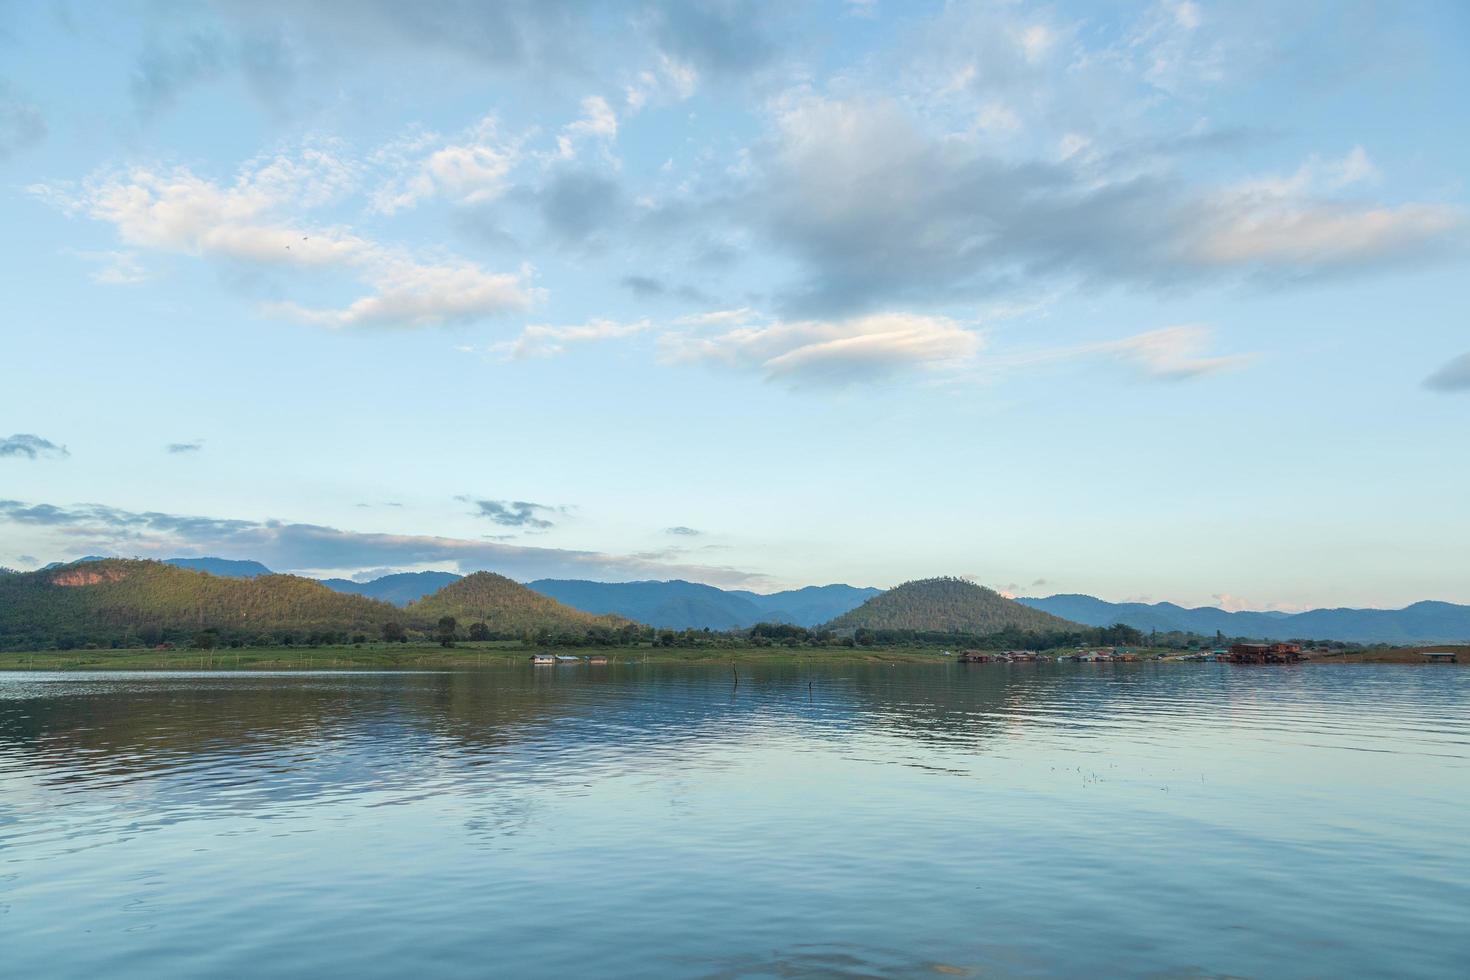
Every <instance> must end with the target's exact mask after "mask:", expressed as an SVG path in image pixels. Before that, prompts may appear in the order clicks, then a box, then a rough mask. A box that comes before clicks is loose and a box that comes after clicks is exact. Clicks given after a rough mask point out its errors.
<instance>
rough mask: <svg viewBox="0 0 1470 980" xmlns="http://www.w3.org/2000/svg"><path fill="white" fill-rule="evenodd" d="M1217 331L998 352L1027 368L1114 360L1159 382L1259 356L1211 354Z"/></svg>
mask: <svg viewBox="0 0 1470 980" xmlns="http://www.w3.org/2000/svg"><path fill="white" fill-rule="evenodd" d="M1213 336H1214V334H1213V331H1212V330H1211V329H1210V328H1209V327H1207V326H1204V325H1202V324H1196V323H1189V324H1178V325H1175V326H1170V327H1162V328H1160V329H1158V330H1149V331H1145V332H1144V333H1139V334H1134V335H1132V336H1129V337H1121V338H1119V339H1117V340H1104V341H1099V342H1097V343H1090V344H1077V345H1074V346H1070V347H1057V348H1051V349H1046V350H1033V351H1015V352H1011V353H1007V354H998V355H997V356H996V358H995V364H996V366H1005V367H1008V368H1014V367H1026V366H1032V365H1038V364H1046V363H1050V362H1059V361H1078V360H1098V359H1102V360H1111V361H1116V362H1119V363H1122V364H1125V365H1127V366H1129V367H1131V368H1132V369H1133V370H1134V371H1136V372H1137V373H1138V374H1140V375H1142V376H1143V377H1145V378H1150V379H1153V380H1156V381H1184V380H1188V379H1190V378H1197V377H1201V376H1203V375H1207V374H1213V373H1215V372H1217V371H1224V370H1228V369H1231V368H1236V367H1241V366H1243V365H1245V364H1248V363H1250V362H1251V361H1253V360H1255V359H1256V357H1257V356H1258V355H1256V354H1254V353H1245V354H1213V355H1212V354H1208V353H1207V351H1208V350H1209V348H1210V344H1211V342H1212V340H1213Z"/></svg>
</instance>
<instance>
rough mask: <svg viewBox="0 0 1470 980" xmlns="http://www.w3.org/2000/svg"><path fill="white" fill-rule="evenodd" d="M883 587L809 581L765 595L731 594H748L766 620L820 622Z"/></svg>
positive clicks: (864, 599)
mask: <svg viewBox="0 0 1470 980" xmlns="http://www.w3.org/2000/svg"><path fill="white" fill-rule="evenodd" d="M882 591H883V590H882V589H874V588H858V587H856V586H852V585H808V586H807V587H806V588H804V589H791V590H789V591H786V592H771V593H769V594H767V595H760V594H758V593H755V592H731V593H730V594H731V595H738V596H746V597H748V598H749V599H750V600H751V601H752V602H754V603H755V604H756V606H757V607H758V608H759V609H760V610H761V619H763V620H765V621H766V622H769V623H794V624H796V625H797V626H820V625H821V624H822V623H825V622H827V621H829V620H832V619H836V618H837V617H838V616H841V615H842V614H843V613H845V612H848V611H849V610H852V609H856V608H857V607H858V606H861V605H862V604H863V603H864V602H867V601H868V600H869V599H871V598H873V596H875V595H878V594H879V593H880V592H882ZM747 625H749V624H747Z"/></svg>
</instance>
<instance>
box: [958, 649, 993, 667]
mask: <svg viewBox="0 0 1470 980" xmlns="http://www.w3.org/2000/svg"><path fill="white" fill-rule="evenodd" d="M994 659H995V658H994V657H992V656H991V655H990V654H988V653H981V652H980V651H979V650H961V651H960V663H962V664H988V663H990V662H991V661H993V660H994Z"/></svg>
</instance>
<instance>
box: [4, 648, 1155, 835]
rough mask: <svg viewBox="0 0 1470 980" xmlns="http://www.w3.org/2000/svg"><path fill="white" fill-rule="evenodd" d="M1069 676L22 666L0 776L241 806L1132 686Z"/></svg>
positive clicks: (995, 715)
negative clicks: (100, 671) (463, 771)
mask: <svg viewBox="0 0 1470 980" xmlns="http://www.w3.org/2000/svg"><path fill="white" fill-rule="evenodd" d="M1119 673H1120V675H1121V674H1122V672H1119ZM52 676H55V675H52ZM1077 680H1078V675H1077V672H1076V671H1075V670H1072V669H1069V668H1063V667H1049V666H1046V665H1016V666H1015V667H1003V666H998V667H993V668H984V669H974V668H964V667H959V666H954V667H919V668H913V667H891V666H886V665H843V666H831V665H822V666H812V667H808V666H804V665H800V664H792V665H782V666H775V667H765V666H763V667H761V668H743V669H742V675H741V677H740V679H739V683H738V684H737V683H735V679H734V677H733V675H731V674H726V673H724V672H723V670H720V669H710V668H688V667H656V666H645V667H614V668H609V669H606V670H603V669H592V668H586V667H572V668H566V667H559V668H554V669H549V670H548V669H540V670H534V671H533V670H530V669H508V670H497V671H481V672H464V673H433V674H406V673H384V674H365V673H338V674H314V675H303V674H291V675H275V676H262V675H258V674H257V675H250V674H206V675H179V674H172V675H170V674H137V675H109V676H108V677H106V678H99V679H97V680H96V681H84V680H81V679H79V678H76V677H72V678H68V679H66V680H58V681H53V682H47V681H43V680H38V679H30V678H24V677H21V678H20V679H19V680H12V681H10V682H8V683H7V686H6V688H0V777H3V776H5V775H7V774H14V773H17V772H25V773H28V774H29V775H30V776H31V778H33V779H35V780H36V781H37V782H38V783H39V784H41V785H42V786H45V787H48V788H50V789H54V790H57V791H61V792H68V791H71V790H75V789H79V788H85V787H87V786H88V785H90V784H95V783H106V784H109V785H114V786H118V785H124V784H128V783H134V782H159V783H164V784H171V785H173V786H174V787H175V789H176V790H177V791H179V792H182V793H183V794H184V797H185V799H184V800H182V801H181V802H182V803H184V804H185V805H189V806H198V807H219V808H221V809H224V810H229V811H234V810H238V809H240V808H242V807H249V806H254V805H269V804H270V803H272V802H282V801H285V800H291V799H299V798H302V797H311V796H316V795H332V794H335V793H347V792H362V791H364V790H372V791H376V792H383V793H386V794H391V793H394V792H401V791H404V790H409V789H415V790H417V791H423V790H432V789H433V788H434V787H435V786H436V785H439V784H440V783H442V782H443V781H444V780H446V779H453V778H454V776H455V773H456V772H457V771H458V769H459V768H460V767H463V766H473V767H475V768H476V773H477V778H489V779H492V780H504V779H515V778H518V777H524V778H534V779H537V780H544V779H548V778H550V779H556V778H563V777H565V778H573V779H574V778H576V773H577V770H578V769H579V768H580V767H581V766H583V765H594V764H595V765H596V766H598V767H600V768H601V769H603V770H604V771H605V770H606V769H607V768H609V767H611V768H614V769H617V768H620V767H621V768H624V769H627V770H629V771H637V770H639V769H648V768H652V767H655V766H657V765H658V764H661V763H663V762H666V761H670V760H673V759H677V760H681V761H683V762H685V763H688V764H705V765H718V764H719V753H718V747H719V745H720V743H722V742H724V741H727V740H731V739H744V738H749V737H752V736H761V737H765V738H769V739H781V738H786V739H792V738H803V739H813V738H815V739H841V738H844V737H847V736H849V735H851V734H853V733H856V732H860V731H869V730H877V731H881V732H883V733H884V734H886V735H891V736H894V737H899V738H911V739H919V740H921V741H925V742H929V743H942V744H945V745H949V746H952V747H965V748H972V749H973V748H977V747H983V745H984V743H985V741H986V739H988V738H990V737H992V736H994V735H996V734H998V733H1002V732H1004V731H1006V730H1007V729H1009V728H1013V727H1015V726H1017V725H1025V724H1027V723H1028V721H1029V720H1032V719H1035V718H1038V717H1044V716H1046V715H1047V711H1048V705H1049V704H1051V703H1053V702H1056V701H1058V700H1060V699H1075V697H1076V696H1077V695H1078V693H1079V692H1080V691H1085V692H1086V696H1087V697H1089V698H1111V697H1113V696H1121V695H1125V694H1126V693H1127V685H1126V683H1123V682H1122V681H1121V679H1120V683H1119V685H1117V686H1116V688H1114V687H1101V688H1100V687H1099V686H1098V685H1096V684H1095V683H1093V684H1087V685H1085V686H1084V687H1080V688H1079V686H1078V684H1077ZM58 695H60V696H58ZM1072 707H1073V709H1075V708H1076V705H1075V703H1074V704H1073V706H1072ZM1081 714H1085V712H1082V713H1080V714H1079V717H1078V719H1077V721H1076V724H1078V725H1082V724H1085V721H1084V720H1083V718H1082V717H1081ZM1050 721H1051V722H1052V723H1055V719H1050ZM222 762H228V763H229V765H228V766H226V767H225V768H226V769H227V770H228V771H230V772H231V773H232V778H233V779H234V780H235V785H234V786H233V787H232V788H231V790H230V792H228V793H223V794H221V795H219V796H218V798H216V797H214V796H212V795H211V794H212V793H213V792H214V791H215V790H217V789H220V787H214V786H210V785H208V784H196V783H195V782H194V781H192V779H191V776H190V774H191V773H193V772H198V771H205V770H208V771H219V770H220V769H221V763H222ZM267 777H269V778H267ZM282 777H284V778H282Z"/></svg>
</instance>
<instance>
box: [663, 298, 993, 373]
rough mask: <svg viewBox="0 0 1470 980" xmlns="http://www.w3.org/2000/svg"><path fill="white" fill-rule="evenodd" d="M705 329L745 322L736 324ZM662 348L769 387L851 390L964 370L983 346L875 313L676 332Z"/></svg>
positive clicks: (951, 324)
mask: <svg viewBox="0 0 1470 980" xmlns="http://www.w3.org/2000/svg"><path fill="white" fill-rule="evenodd" d="M737 312H740V313H743V312H744V311H737ZM716 316H723V314H719V315H716ZM705 322H707V323H727V322H739V320H737V319H736V318H735V317H731V319H730V320H722V319H706V320H705ZM660 344H661V347H662V348H663V351H664V354H665V356H666V357H667V359H668V360H670V361H672V362H704V363H709V364H717V365H720V366H723V367H727V368H732V369H735V370H742V371H753V372H757V373H760V374H762V375H764V376H765V377H766V379H767V380H772V381H782V382H785V383H787V384H790V385H792V386H803V385H818V386H821V385H828V386H844V385H850V384H856V383H861V382H874V381H881V380H884V379H887V378H891V377H894V376H896V375H901V374H904V373H909V372H913V371H938V370H944V369H953V368H957V367H963V366H966V365H968V364H970V363H971V362H972V361H973V360H974V358H975V356H976V354H978V353H979V351H980V348H981V347H982V346H983V344H982V340H981V338H980V335H979V334H978V333H977V332H976V331H974V330H973V329H970V328H968V327H966V326H964V325H963V324H961V323H959V322H958V321H956V320H952V319H950V318H948V317H942V316H924V315H920V314H916V313H876V314H872V315H869V316H863V317H855V318H851V319H846V320H795V321H779V320H778V321H771V322H766V323H763V324H760V325H744V326H736V327H734V328H732V329H727V330H724V331H723V332H719V333H714V334H709V333H704V332H700V331H697V330H696V331H687V332H681V331H674V332H670V333H667V334H665V335H664V336H663V337H662V338H661V341H660Z"/></svg>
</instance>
